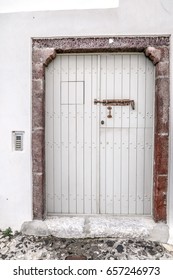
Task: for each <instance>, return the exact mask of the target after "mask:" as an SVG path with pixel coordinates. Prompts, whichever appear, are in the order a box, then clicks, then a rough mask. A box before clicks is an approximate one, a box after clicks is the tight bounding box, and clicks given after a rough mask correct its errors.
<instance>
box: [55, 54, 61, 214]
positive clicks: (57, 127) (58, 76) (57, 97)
mask: <svg viewBox="0 0 173 280" xmlns="http://www.w3.org/2000/svg"><path fill="white" fill-rule="evenodd" d="M60 66H61V57H58V58H57V59H55V60H54V128H53V129H54V190H55V194H54V200H55V203H54V205H55V213H61V212H62V199H61V198H62V188H61V175H62V174H61V114H60V111H61V94H60V93H61V92H60V90H61V72H60V71H61V69H60Z"/></svg>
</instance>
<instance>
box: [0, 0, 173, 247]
mask: <svg viewBox="0 0 173 280" xmlns="http://www.w3.org/2000/svg"><path fill="white" fill-rule="evenodd" d="M172 33H173V1H172V0H145V1H143V0H128V1H127V0H120V5H119V8H116V9H107V10H103V9H102V10H77V11H74V10H73V11H72V10H71V11H49V12H46V11H42V12H26V13H9V14H8V13H5V14H3V13H2V14H0V135H1V136H0V228H6V227H8V226H11V227H12V228H13V229H20V226H21V224H22V223H23V222H24V221H26V220H31V219H32V191H31V190H32V167H31V38H32V37H59V36H60V37H65V36H105V35H106V36H110V37H111V36H112V35H162V34H172ZM171 42H172V39H171ZM172 53H173V44H171V55H172ZM170 70H171V77H172V73H173V63H172V62H171V69H170ZM171 80H172V79H171ZM172 95H173V85H172V82H171V104H172ZM172 108H173V106H171V116H170V120H171V121H170V128H171V127H172V124H173V109H172ZM14 130H19V131H21V130H23V131H25V135H24V151H23V152H14V151H13V150H12V131H14ZM172 145H173V131H172V128H171V141H170V151H171V150H172ZM170 155H171V156H170V165H169V171H170V180H169V198H168V203H169V204H168V205H169V207H168V208H169V211H168V212H169V217H168V223H169V225H170V226H171V225H172V231H171V232H172V236H170V240H172V242H173V206H172V205H171V197H173V179H172V177H173V176H172V175H173V164H172V162H173V158H172V152H170ZM170 228H171V227H170Z"/></svg>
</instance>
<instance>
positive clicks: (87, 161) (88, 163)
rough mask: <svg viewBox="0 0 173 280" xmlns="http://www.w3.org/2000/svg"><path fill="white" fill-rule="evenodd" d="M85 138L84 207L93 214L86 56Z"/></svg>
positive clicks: (88, 78)
mask: <svg viewBox="0 0 173 280" xmlns="http://www.w3.org/2000/svg"><path fill="white" fill-rule="evenodd" d="M85 91H86V94H85V105H84V108H85V138H84V145H85V149H84V155H85V158H84V160H85V168H84V172H85V176H84V181H85V189H84V205H85V213H86V214H90V213H91V56H90V55H86V56H85Z"/></svg>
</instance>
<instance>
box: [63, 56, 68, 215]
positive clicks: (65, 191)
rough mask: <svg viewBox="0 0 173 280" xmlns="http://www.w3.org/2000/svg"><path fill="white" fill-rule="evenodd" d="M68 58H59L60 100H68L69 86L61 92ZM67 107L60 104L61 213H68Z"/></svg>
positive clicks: (66, 74)
mask: <svg viewBox="0 0 173 280" xmlns="http://www.w3.org/2000/svg"><path fill="white" fill-rule="evenodd" d="M68 67H69V57H68V56H62V57H61V78H62V82H61V100H63V98H62V95H63V94H65V95H66V96H68V98H69V86H67V88H64V90H65V89H66V90H67V92H68V94H67V93H65V92H64V90H63V92H62V83H63V82H64V81H68V80H69V68H68ZM68 115H69V105H68V103H67V104H66V105H63V104H61V145H62V148H61V150H62V152H61V163H62V174H61V176H62V213H69V129H68V125H69V121H68Z"/></svg>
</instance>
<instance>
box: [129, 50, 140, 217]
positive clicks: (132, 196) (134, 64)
mask: <svg viewBox="0 0 173 280" xmlns="http://www.w3.org/2000/svg"><path fill="white" fill-rule="evenodd" d="M137 91H138V55H136V54H135V55H134V54H133V55H131V59H130V99H132V100H134V101H135V110H132V109H131V110H130V128H129V214H136V189H137V185H136V184H137V182H136V170H137V166H136V157H137V151H136V145H137V143H136V139H137V136H136V135H137V129H136V127H137V109H138V92H137Z"/></svg>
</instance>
